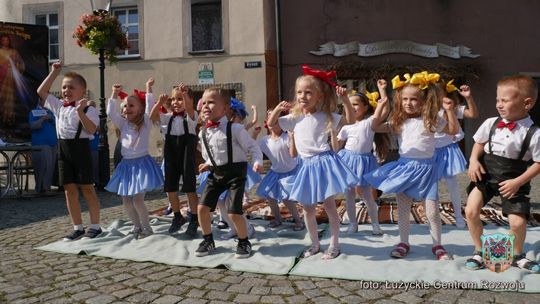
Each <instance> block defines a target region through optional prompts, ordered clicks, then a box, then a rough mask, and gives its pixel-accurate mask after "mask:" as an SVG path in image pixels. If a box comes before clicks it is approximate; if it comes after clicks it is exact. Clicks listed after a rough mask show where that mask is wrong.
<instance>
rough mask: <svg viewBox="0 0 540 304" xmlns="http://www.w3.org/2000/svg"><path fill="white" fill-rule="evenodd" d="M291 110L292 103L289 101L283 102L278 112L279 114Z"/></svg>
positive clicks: (278, 107) (277, 108) (278, 106)
mask: <svg viewBox="0 0 540 304" xmlns="http://www.w3.org/2000/svg"><path fill="white" fill-rule="evenodd" d="M291 108H292V103H290V102H288V101H282V102H280V103H279V104H278V105H277V107H276V110H278V111H279V112H283V111H288V110H289V109H291Z"/></svg>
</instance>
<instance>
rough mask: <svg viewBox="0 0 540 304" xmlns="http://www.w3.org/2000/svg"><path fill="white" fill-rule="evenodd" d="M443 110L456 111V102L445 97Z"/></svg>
mask: <svg viewBox="0 0 540 304" xmlns="http://www.w3.org/2000/svg"><path fill="white" fill-rule="evenodd" d="M442 106H443V109H444V110H446V111H452V110H454V101H453V100H452V99H450V98H448V97H443V104H442Z"/></svg>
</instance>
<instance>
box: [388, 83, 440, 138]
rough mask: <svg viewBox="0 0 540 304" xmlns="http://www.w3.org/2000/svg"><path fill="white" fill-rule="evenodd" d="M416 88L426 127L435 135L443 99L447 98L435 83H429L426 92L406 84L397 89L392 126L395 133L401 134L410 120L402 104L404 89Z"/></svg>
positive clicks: (391, 118) (394, 98) (391, 117)
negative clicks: (420, 99) (405, 123)
mask: <svg viewBox="0 0 540 304" xmlns="http://www.w3.org/2000/svg"><path fill="white" fill-rule="evenodd" d="M406 87H414V88H416V89H417V90H418V92H420V95H421V96H420V97H421V98H422V111H421V113H422V118H423V120H424V127H425V128H426V130H428V131H429V132H432V133H435V130H436V129H437V120H438V113H439V110H440V109H441V106H442V98H443V97H444V96H445V95H444V91H443V89H441V88H440V87H439V86H437V85H436V84H433V83H429V84H428V87H427V88H426V89H424V90H422V89H420V88H419V87H418V86H416V85H413V84H406V85H405V86H403V87H401V88H399V89H397V90H396V91H395V94H394V97H393V110H392V114H391V116H390V124H391V125H392V129H393V131H394V132H396V133H399V132H400V131H401V127H402V126H403V123H404V122H405V120H406V119H407V118H408V117H407V116H406V114H405V112H404V111H403V106H402V104H401V99H402V92H403V88H406Z"/></svg>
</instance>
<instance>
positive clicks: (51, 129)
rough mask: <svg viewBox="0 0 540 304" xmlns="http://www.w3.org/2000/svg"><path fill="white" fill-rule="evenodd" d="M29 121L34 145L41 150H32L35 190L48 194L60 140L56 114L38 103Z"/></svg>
mask: <svg viewBox="0 0 540 304" xmlns="http://www.w3.org/2000/svg"><path fill="white" fill-rule="evenodd" d="M28 122H29V123H30V129H31V130H32V146H35V147H39V148H40V150H39V151H34V152H32V164H33V166H34V178H35V182H36V189H35V190H36V192H37V193H40V194H45V195H47V194H50V193H51V184H52V182H53V176H54V167H55V165H56V151H57V142H58V140H57V138H56V125H55V119H54V114H53V112H52V111H51V110H49V109H47V108H45V107H42V106H40V105H39V104H38V105H37V107H36V108H35V109H33V110H32V111H30V113H29V114H28Z"/></svg>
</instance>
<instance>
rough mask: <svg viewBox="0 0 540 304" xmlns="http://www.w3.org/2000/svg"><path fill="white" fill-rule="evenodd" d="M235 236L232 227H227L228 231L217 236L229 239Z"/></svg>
mask: <svg viewBox="0 0 540 304" xmlns="http://www.w3.org/2000/svg"><path fill="white" fill-rule="evenodd" d="M234 237H236V231H234V230H232V229H229V231H227V233H225V234H222V235H220V236H219V238H220V239H222V240H230V239H232V238H234Z"/></svg>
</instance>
